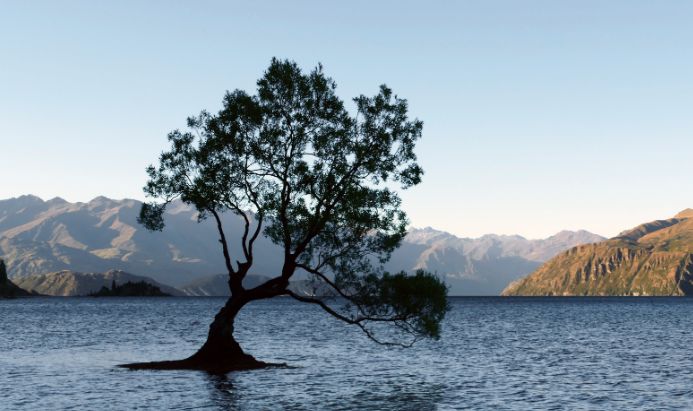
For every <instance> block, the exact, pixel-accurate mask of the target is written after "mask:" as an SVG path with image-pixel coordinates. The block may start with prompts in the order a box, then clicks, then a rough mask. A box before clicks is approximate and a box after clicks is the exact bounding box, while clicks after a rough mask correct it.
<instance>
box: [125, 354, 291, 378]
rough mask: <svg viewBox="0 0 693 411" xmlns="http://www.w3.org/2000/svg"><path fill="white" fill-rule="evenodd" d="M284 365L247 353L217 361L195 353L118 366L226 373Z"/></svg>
mask: <svg viewBox="0 0 693 411" xmlns="http://www.w3.org/2000/svg"><path fill="white" fill-rule="evenodd" d="M284 365H285V364H274V363H266V362H263V361H258V360H256V359H255V358H254V357H253V356H251V355H247V354H246V355H245V356H244V357H242V358H231V357H226V359H218V360H216V361H208V360H201V359H199V358H195V356H194V355H193V356H192V357H190V358H186V359H184V360H174V361H154V362H140V363H132V364H120V365H118V367H122V368H127V369H130V370H198V371H206V372H209V373H212V374H225V373H227V372H231V371H245V370H257V369H260V368H267V367H281V366H284Z"/></svg>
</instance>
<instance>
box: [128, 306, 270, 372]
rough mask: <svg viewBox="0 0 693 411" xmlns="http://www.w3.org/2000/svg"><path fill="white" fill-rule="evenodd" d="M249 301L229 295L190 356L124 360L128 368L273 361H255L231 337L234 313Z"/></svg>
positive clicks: (222, 367)
mask: <svg viewBox="0 0 693 411" xmlns="http://www.w3.org/2000/svg"><path fill="white" fill-rule="evenodd" d="M247 302H248V301H246V300H244V299H242V298H239V297H234V296H231V297H230V298H229V299H228V301H227V302H226V305H224V307H223V308H222V309H221V310H220V311H219V313H218V314H217V315H216V316H215V317H214V321H213V322H212V324H211V325H210V326H209V333H208V334H207V341H206V342H205V343H204V345H203V346H202V347H201V348H200V349H199V350H198V351H197V352H196V353H195V354H193V355H192V356H191V357H189V358H186V359H184V360H177V361H156V362H145V363H133V364H123V365H120V367H124V368H129V369H139V370H142V369H150V370H182V369H188V370H203V371H208V372H212V373H226V372H229V371H237V370H250V369H257V368H263V367H267V366H271V365H276V364H268V363H265V362H262V361H258V360H256V359H255V358H253V356H251V355H249V354H246V353H244V352H243V349H241V346H240V345H239V344H238V342H237V341H236V339H235V338H234V337H233V330H234V320H235V319H236V315H237V314H238V312H239V311H240V310H241V308H243V306H244V305H245V304H246V303H247Z"/></svg>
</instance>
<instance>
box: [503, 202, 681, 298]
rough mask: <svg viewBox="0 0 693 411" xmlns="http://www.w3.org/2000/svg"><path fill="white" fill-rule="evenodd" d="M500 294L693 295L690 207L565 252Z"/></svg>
mask: <svg viewBox="0 0 693 411" xmlns="http://www.w3.org/2000/svg"><path fill="white" fill-rule="evenodd" d="M503 295H508V296H515V295H522V296H533V295H559V296H573V295H604V296H606V295H609V296H612V295H623V296H631V295H632V296H674V295H693V209H687V210H684V211H682V212H680V213H678V214H677V215H676V216H674V217H673V218H669V219H666V220H657V221H652V222H649V223H645V224H641V225H639V226H637V227H635V228H633V229H631V230H628V231H624V232H622V233H621V234H619V235H618V236H616V237H614V238H611V239H609V240H606V241H602V242H599V243H596V244H588V245H580V246H577V247H573V248H571V249H569V250H567V251H564V252H562V253H560V254H558V255H557V256H556V257H554V258H552V259H550V260H549V261H547V262H546V263H545V264H544V265H542V266H541V267H540V268H538V269H537V270H536V271H535V272H533V273H532V274H531V275H529V276H527V277H526V278H523V279H521V280H518V281H516V282H513V283H512V284H510V285H509V286H508V287H507V288H506V289H505V290H504V291H503Z"/></svg>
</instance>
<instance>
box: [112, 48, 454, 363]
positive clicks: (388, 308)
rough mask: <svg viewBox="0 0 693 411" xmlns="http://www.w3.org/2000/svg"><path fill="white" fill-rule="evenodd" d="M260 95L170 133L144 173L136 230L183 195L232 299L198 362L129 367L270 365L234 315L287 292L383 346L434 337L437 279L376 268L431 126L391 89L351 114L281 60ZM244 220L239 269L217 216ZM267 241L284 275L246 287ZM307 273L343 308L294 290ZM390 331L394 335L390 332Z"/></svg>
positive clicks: (314, 78) (394, 241)
mask: <svg viewBox="0 0 693 411" xmlns="http://www.w3.org/2000/svg"><path fill="white" fill-rule="evenodd" d="M257 86H258V89H257V94H256V95H248V94H246V93H245V92H243V91H240V90H236V91H233V92H227V94H226V96H225V97H224V101H223V108H222V110H221V111H219V113H218V114H216V115H212V114H210V113H208V112H205V111H203V112H202V113H201V114H200V115H199V116H197V117H193V118H189V119H188V127H189V129H190V130H189V131H185V132H183V131H178V130H176V131H173V132H171V133H170V134H169V136H168V139H169V141H170V143H171V149H170V151H167V152H164V153H162V154H161V157H160V159H159V165H158V167H154V166H150V167H149V168H148V170H147V172H148V174H149V181H148V182H147V185H146V187H145V189H144V190H145V193H146V194H147V195H148V196H149V197H150V198H154V199H157V200H159V201H158V202H151V203H145V204H144V205H143V206H142V209H141V212H140V218H139V221H140V223H142V224H143V225H144V226H145V227H147V228H148V229H151V230H162V229H163V228H164V221H163V214H164V211H165V208H166V205H167V204H168V203H170V202H171V201H173V200H174V199H180V200H182V201H183V202H185V203H187V204H191V205H193V206H194V207H195V208H196V209H197V211H198V212H199V216H200V219H205V218H211V219H213V220H214V223H215V224H216V227H217V229H218V232H219V242H220V243H221V248H222V251H223V256H224V261H225V263H226V269H227V270H228V274H229V281H228V283H229V287H230V290H231V296H230V297H229V299H228V301H227V302H226V304H225V305H224V307H223V308H222V309H221V310H220V311H219V313H218V314H217V315H216V317H215V318H214V321H213V322H212V324H211V325H210V327H209V334H208V336H207V341H206V342H205V344H204V345H203V346H202V348H200V349H199V351H197V353H195V354H194V355H193V356H191V357H190V358H187V359H184V360H179V361H165V362H154V363H138V364H127V365H125V366H126V367H129V368H154V369H167V368H182V369H188V368H189V369H203V370H209V371H215V372H225V371H230V370H238V369H250V368H259V367H263V366H265V365H267V364H265V363H263V362H260V361H257V360H256V359H254V358H253V357H252V356H250V355H248V354H246V353H244V352H243V350H242V349H241V347H240V346H239V344H238V343H237V342H236V340H235V339H234V336H233V332H234V319H235V317H236V315H237V314H238V312H239V311H240V310H241V309H242V308H243V307H244V306H245V305H246V304H248V303H249V302H251V301H254V300H260V299H266V298H272V297H277V296H282V295H286V296H291V297H293V298H294V299H296V300H298V301H301V302H305V303H310V304H315V305H317V306H319V307H321V308H322V309H323V310H325V311H326V312H327V313H329V314H331V315H332V316H334V317H336V318H338V319H340V320H342V321H344V322H346V323H348V324H353V325H355V326H357V327H359V328H360V329H361V330H363V331H364V332H365V334H366V335H367V336H368V337H369V338H371V339H373V340H374V341H376V342H379V343H382V344H394V345H404V346H408V345H411V344H413V343H414V342H415V341H417V340H419V339H421V338H425V337H430V338H436V339H437V338H438V337H439V335H440V323H441V321H442V319H443V317H444V315H445V313H446V311H447V309H448V305H447V301H446V287H445V285H444V284H443V283H442V282H441V281H440V280H438V279H437V278H436V277H435V276H433V275H432V274H429V273H426V272H423V271H418V272H417V273H415V274H414V275H407V274H405V273H403V272H402V273H398V274H389V273H382V272H380V270H381V266H382V263H384V262H385V261H387V260H388V259H389V257H390V254H391V252H392V251H393V250H394V249H395V248H396V247H398V246H399V244H400V242H401V240H402V238H403V237H404V236H405V234H406V225H407V219H406V215H405V214H404V212H403V211H402V210H401V209H400V203H401V200H400V198H399V196H398V195H397V193H396V192H394V191H393V190H392V188H393V186H395V185H399V186H400V187H401V188H402V189H407V188H409V187H411V186H414V185H416V184H419V182H420V181H421V176H422V174H423V171H422V169H421V167H420V166H419V165H418V164H417V163H416V155H415V154H414V145H415V143H416V141H417V140H418V139H419V138H420V137H421V130H422V122H421V121H418V120H410V119H409V118H408V117H407V102H406V100H403V99H400V98H398V97H397V96H395V95H393V93H392V91H391V90H390V89H389V88H387V87H386V86H381V87H380V90H379V93H378V94H377V95H375V96H374V97H366V96H363V95H362V96H359V97H357V98H355V99H354V100H353V101H354V103H355V109H354V110H353V114H352V113H350V112H349V111H348V110H347V109H346V108H345V106H344V103H343V102H342V100H340V99H339V98H338V97H337V96H336V95H335V88H336V84H335V82H334V81H333V80H332V79H331V78H329V77H326V76H325V74H324V73H323V70H322V67H321V66H318V67H317V68H315V69H314V70H313V71H312V72H310V73H303V72H302V71H301V70H300V69H299V67H298V66H297V65H296V63H294V62H291V61H280V60H277V59H273V60H272V62H271V64H270V66H269V68H268V69H267V71H266V72H265V73H264V75H263V77H262V78H261V79H260V80H258V82H257ZM226 212H230V213H233V214H235V215H237V216H238V217H239V218H240V219H242V220H243V221H244V223H245V225H244V228H243V229H242V232H239V233H234V234H237V236H238V240H239V241H240V249H241V250H242V257H241V258H240V260H238V261H235V262H234V261H232V257H231V252H230V250H229V236H230V234H231V233H226V232H224V227H223V224H222V218H221V215H222V214H223V213H226ZM259 236H266V237H267V238H269V239H270V240H271V241H272V242H274V243H275V244H278V245H279V246H281V247H282V248H283V253H284V258H283V266H282V268H281V272H278V273H276V277H274V278H272V279H270V280H268V281H266V282H265V283H263V284H260V285H258V286H256V287H254V288H245V287H244V286H243V279H244V277H245V276H246V275H247V274H248V272H249V271H250V270H251V269H252V267H253V261H254V257H255V256H254V254H253V251H254V250H253V246H254V244H255V242H256V240H257V239H258V237H259ZM297 272H303V273H306V274H307V275H309V276H310V277H312V280H313V281H315V282H316V283H317V284H318V285H319V286H320V288H321V289H328V290H330V291H331V292H332V295H333V296H334V297H337V298H319V297H313V296H306V295H304V294H299V293H296V292H294V291H292V290H291V289H290V288H289V280H291V279H292V277H293V276H294V275H295V274H296V273H297ZM385 325H391V326H393V327H394V331H395V332H392V330H393V328H392V327H387V328H388V330H387V332H386V333H385V334H386V337H387V338H386V339H383V338H382V336H381V335H380V333H381V332H383V331H384V330H383V326H385Z"/></svg>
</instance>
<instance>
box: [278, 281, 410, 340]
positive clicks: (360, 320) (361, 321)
mask: <svg viewBox="0 0 693 411" xmlns="http://www.w3.org/2000/svg"><path fill="white" fill-rule="evenodd" d="M286 294H287V295H289V296H290V297H292V298H293V299H295V300H297V301H301V302H303V303H310V304H316V305H317V306H319V307H320V308H322V309H323V311H325V312H326V313H328V314H330V315H332V316H333V317H335V318H337V319H339V320H341V321H343V322H345V323H347V324H351V325H356V326H357V327H359V328H360V329H361V331H363V332H364V334H366V336H367V337H368V338H369V339H370V340H372V341H373V342H376V343H378V344H380V345H386V346H392V347H403V348H409V347H411V346H412V345H414V344H415V343H416V342H417V341H419V337H417V336H414V338H413V339H412V341H410V342H409V343H400V342H395V341H383V340H380V339H378V338H377V337H376V336H375V335H373V333H372V332H371V330H370V329H368V327H367V326H366V324H367V322H368V321H388V322H393V323H395V322H396V320H390V319H371V318H368V317H357V318H349V317H347V316H344V315H342V314H340V313H338V312H337V311H335V310H334V309H333V308H332V307H330V306H329V305H327V304H326V303H325V302H324V301H322V300H320V299H317V298H312V297H305V296H302V295H299V294H296V293H294V292H293V291H291V290H286Z"/></svg>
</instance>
